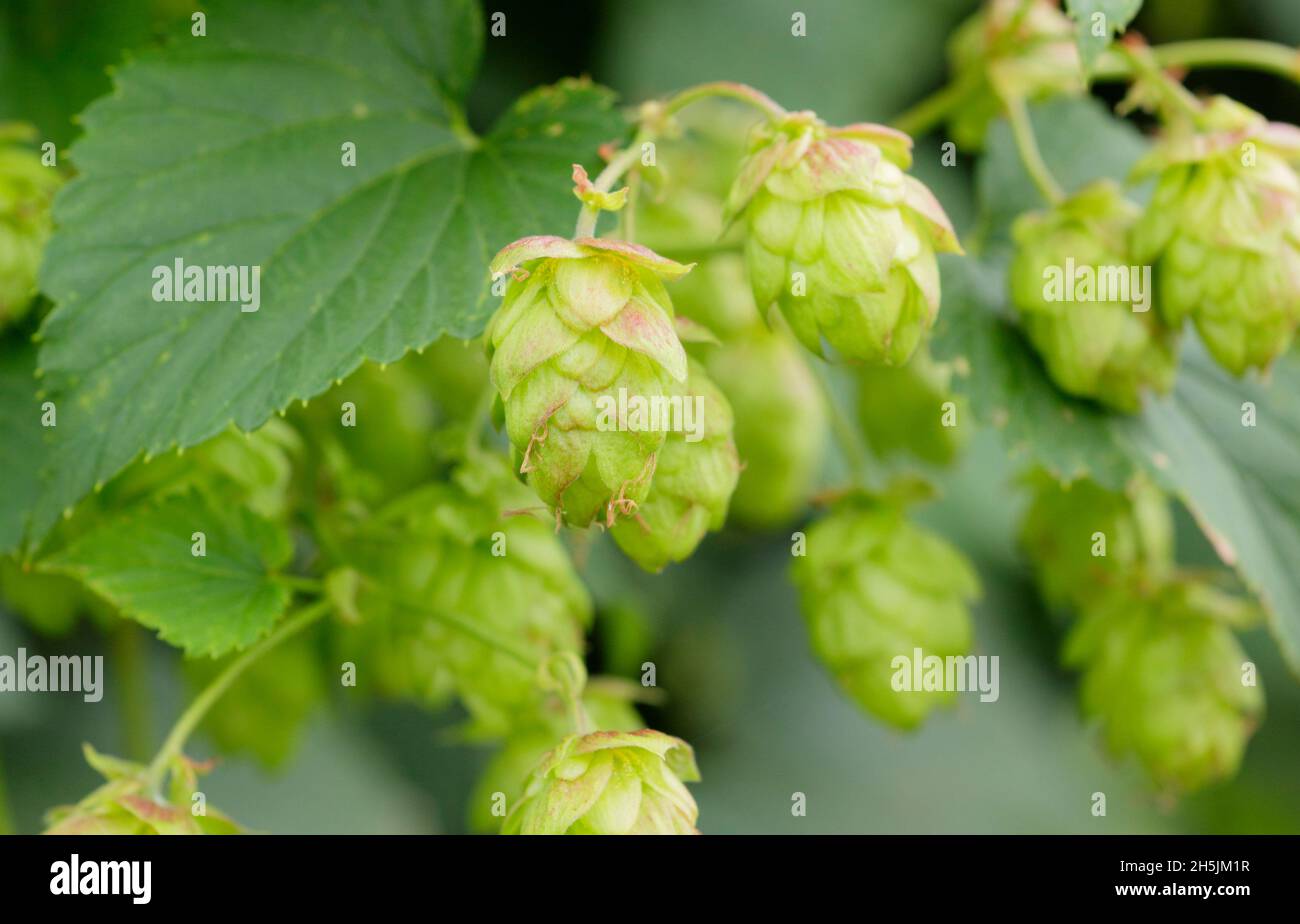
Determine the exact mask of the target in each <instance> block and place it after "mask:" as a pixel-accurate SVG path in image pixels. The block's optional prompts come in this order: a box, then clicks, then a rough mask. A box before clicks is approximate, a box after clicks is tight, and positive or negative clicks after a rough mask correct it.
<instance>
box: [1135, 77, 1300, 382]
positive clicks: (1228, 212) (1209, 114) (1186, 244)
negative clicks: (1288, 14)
mask: <svg viewBox="0 0 1300 924" xmlns="http://www.w3.org/2000/svg"><path fill="white" fill-rule="evenodd" d="M1203 121H1204V125H1203V127H1202V129H1201V130H1199V131H1195V132H1194V131H1192V130H1191V129H1188V128H1186V127H1184V128H1183V129H1182V130H1175V131H1174V132H1173V133H1171V134H1170V135H1169V136H1168V137H1167V138H1166V139H1165V140H1164V141H1163V142H1162V143H1161V144H1159V145H1157V147H1156V148H1155V149H1154V150H1152V151H1151V153H1150V154H1148V155H1147V156H1146V157H1145V158H1143V159H1142V160H1141V161H1140V162H1139V163H1138V165H1137V167H1136V168H1134V177H1135V178H1139V179H1140V178H1145V177H1150V176H1156V177H1157V178H1158V179H1157V182H1156V189H1155V193H1154V195H1153V196H1152V199H1151V204H1150V206H1149V207H1148V208H1147V210H1146V212H1145V213H1144V214H1143V216H1142V220H1141V221H1140V222H1138V224H1137V227H1136V228H1135V229H1134V233H1133V244H1134V251H1135V256H1136V258H1137V260H1138V261H1140V262H1142V263H1153V264H1154V265H1155V267H1156V283H1157V288H1158V291H1159V292H1160V308H1161V311H1162V312H1163V314H1164V317H1165V319H1166V322H1167V323H1168V324H1170V325H1173V326H1177V325H1179V324H1181V323H1182V321H1183V319H1184V318H1186V317H1189V316H1190V317H1191V319H1192V320H1193V321H1194V322H1195V324H1196V329H1197V331H1198V332H1199V333H1200V335H1201V338H1202V339H1203V340H1204V341H1205V345H1206V347H1207V348H1208V349H1209V351H1210V353H1211V355H1212V356H1213V357H1214V358H1215V360H1216V361H1217V362H1218V363H1219V365H1221V366H1223V367H1224V368H1225V369H1227V370H1228V371H1229V372H1232V373H1233V374H1234V375H1241V374H1242V373H1243V372H1245V371H1246V370H1247V369H1249V368H1250V367H1252V366H1258V367H1261V368H1267V367H1268V366H1269V365H1270V364H1271V363H1272V362H1273V360H1274V359H1276V358H1277V357H1278V356H1279V355H1281V354H1282V353H1283V352H1285V350H1286V349H1287V347H1288V346H1289V345H1290V343H1291V339H1292V337H1293V335H1294V333H1295V328H1296V323H1297V321H1300V178H1297V176H1296V172H1295V170H1294V169H1293V167H1292V166H1291V163H1290V162H1294V161H1295V160H1296V158H1297V157H1300V129H1297V128H1296V127H1295V126H1293V125H1283V124H1279V123H1276V122H1268V121H1266V120H1265V119H1264V117H1263V116H1261V115H1259V114H1258V113H1256V112H1253V111H1251V110H1250V109H1247V108H1246V107H1244V106H1241V105H1239V104H1238V103H1235V102H1233V101H1232V100H1229V99H1227V98H1226V97H1216V98H1214V99H1213V100H1212V101H1211V102H1210V103H1209V105H1208V106H1207V107H1206V109H1205V115H1204V120H1203Z"/></svg>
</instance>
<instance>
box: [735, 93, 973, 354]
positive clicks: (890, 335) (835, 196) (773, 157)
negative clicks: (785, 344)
mask: <svg viewBox="0 0 1300 924" xmlns="http://www.w3.org/2000/svg"><path fill="white" fill-rule="evenodd" d="M911 146H912V141H911V139H910V138H908V137H907V136H906V135H904V134H902V133H901V132H897V131H894V130H893V129H890V128H886V127H884V126H881V125H869V124H858V125H849V126H846V127H844V128H831V127H828V126H827V125H826V124H825V123H824V122H822V121H821V120H820V119H818V118H817V117H816V116H815V115H813V114H812V113H809V112H797V113H790V114H788V115H787V116H785V117H784V118H783V119H782V120H781V121H780V122H779V123H777V124H774V125H773V124H767V123H764V124H762V125H760V126H758V127H757V128H756V129H755V130H754V133H753V135H752V137H751V141H750V152H749V155H748V156H747V157H746V159H745V161H744V163H743V164H742V165H741V168H740V173H739V175H738V176H737V177H736V182H735V184H734V185H733V186H732V188H731V193H730V195H729V196H728V197H727V216H728V219H730V218H732V217H734V216H737V215H740V214H742V213H743V215H744V219H745V224H746V230H747V237H746V241H745V258H746V261H747V263H748V265H749V278H750V284H751V286H752V287H753V290H754V300H755V302H756V303H757V305H758V307H759V310H760V312H761V313H763V314H764V315H766V313H767V309H768V308H769V306H771V305H772V303H773V302H775V303H776V304H777V305H779V306H780V308H781V311H782V313H783V314H784V315H785V317H786V320H787V321H789V323H790V327H791V329H792V330H793V331H794V333H795V335H796V336H797V337H798V338H799V339H800V341H802V342H803V344H804V345H805V346H807V347H808V349H810V350H812V351H813V352H815V353H817V354H819V355H820V354H821V352H822V343H821V341H822V339H823V338H824V339H825V340H826V341H827V342H828V343H829V344H830V345H831V346H832V347H834V348H835V350H836V351H838V352H839V354H840V355H842V356H843V357H845V358H847V359H858V360H869V361H873V362H882V363H887V364H892V365H898V364H901V363H904V362H906V361H907V358H908V357H909V356H911V355H912V351H913V350H914V349H915V348H916V345H917V343H919V342H920V339H921V336H922V334H924V333H925V331H926V330H928V329H929V328H930V326H931V325H932V324H933V323H934V319H935V316H936V315H937V313H938V311H939V267H938V263H937V262H936V260H935V251H936V250H938V251H952V252H960V251H961V248H960V246H959V245H958V243H957V236H956V234H955V233H954V232H953V229H952V224H951V223H950V222H949V221H948V216H947V215H946V214H944V211H943V207H942V206H940V205H939V202H938V200H937V199H935V197H934V195H933V194H932V193H931V192H930V190H929V189H927V188H926V187H925V186H924V185H923V184H922V183H921V182H920V181H918V180H916V179H915V178H913V177H910V176H908V175H907V174H906V173H904V172H903V171H904V170H906V168H907V167H908V166H909V165H910V164H911ZM796 274H798V275H796Z"/></svg>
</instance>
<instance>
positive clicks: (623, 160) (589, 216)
mask: <svg viewBox="0 0 1300 924" xmlns="http://www.w3.org/2000/svg"><path fill="white" fill-rule="evenodd" d="M649 140H650V135H649V133H648V132H644V131H642V132H638V133H637V136H636V137H635V138H633V139H632V143H631V144H629V145H628V146H627V147H625V148H624V149H623V150H621V151H619V152H618V154H617V155H616V156H615V157H614V159H613V160H611V161H610V162H609V163H608V164H606V165H605V169H604V170H602V171H600V175H599V176H597V177H596V179H595V180H593V181H592V184H591V185H592V186H593V187H594V188H595V189H596V190H597V191H599V192H609V191H610V189H611V188H613V186H614V184H615V183H616V182H618V178H619V177H621V176H622V175H623V174H624V173H626V172H627V170H628V169H629V168H630V167H631V166H632V165H633V164H634V163H636V159H637V158H638V157H639V156H641V145H643V144H645V143H646V142H647V141H649ZM624 208H627V206H624ZM599 217H600V209H599V208H596V207H595V206H592V205H587V204H585V203H584V204H583V206H582V211H581V212H580V213H578V224H577V226H576V227H575V228H574V229H573V236H574V237H575V238H579V237H592V236H593V235H595V233H596V219H597V218H599Z"/></svg>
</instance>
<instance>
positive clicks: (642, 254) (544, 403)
mask: <svg viewBox="0 0 1300 924" xmlns="http://www.w3.org/2000/svg"><path fill="white" fill-rule="evenodd" d="M689 269H690V267H688V266H683V265H682V264H680V263H674V262H673V261H672V260H667V259H665V258H663V257H660V256H658V255H657V254H655V253H653V252H652V251H649V250H646V249H645V248H643V247H639V246H638V245H636V244H628V243H623V242H620V241H605V240H596V239H590V238H586V239H582V240H578V241H570V240H566V239H564V238H559V237H530V238H524V239H522V240H519V241H516V242H515V243H513V244H511V245H509V246H508V247H506V248H505V249H504V250H502V251H501V252H500V253H499V254H497V256H496V259H495V260H493V261H492V272H493V274H494V275H495V274H499V273H513V274H514V278H513V280H512V281H511V283H510V285H509V288H508V289H507V291H506V295H505V299H504V300H503V301H502V304H501V307H500V309H498V311H497V313H496V314H495V315H494V316H493V318H492V320H491V322H490V323H489V325H488V332H487V337H488V342H489V344H490V350H491V376H492V384H493V385H494V386H495V387H496V389H497V392H498V394H499V395H500V397H501V401H502V403H503V407H504V411H505V422H506V431H507V433H508V434H509V437H510V442H511V444H512V445H513V446H514V447H515V449H516V450H517V451H518V452H519V453H520V454H521V457H522V461H521V466H520V471H522V472H525V473H527V474H528V482H529V484H530V485H532V487H533V489H534V490H535V491H536V492H537V493H538V495H539V496H540V497H541V498H542V499H543V500H544V501H545V502H546V503H547V505H549V506H550V507H551V508H552V509H553V510H555V511H556V512H557V515H559V516H562V517H563V519H564V521H565V522H567V523H570V524H571V525H574V526H587V525H589V524H590V523H591V522H592V520H594V519H595V518H596V517H597V516H598V515H601V514H603V515H604V517H605V521H606V523H608V524H611V525H612V524H613V522H614V521H615V520H616V519H617V518H618V517H619V516H620V515H623V514H626V513H630V512H631V511H633V510H634V509H635V507H636V505H637V504H638V503H640V502H641V501H642V500H644V499H645V495H646V492H647V491H648V490H649V487H650V479H651V477H652V476H653V474H654V468H655V461H656V453H657V452H658V451H659V448H660V446H662V445H663V441H664V435H665V434H664V431H662V430H631V429H623V430H619V429H601V428H600V427H599V426H598V418H599V415H600V403H601V402H600V401H599V399H601V398H605V399H607V400H611V401H617V399H618V396H619V393H620V390H623V392H624V393H625V395H626V396H627V397H628V398H632V397H641V398H645V399H647V400H649V399H653V398H656V397H659V396H662V395H663V394H664V392H665V391H667V390H669V389H670V388H671V385H672V383H673V382H681V381H683V380H685V378H686V353H685V351H684V350H683V349H682V345H681V343H680V341H679V340H678V339H677V334H676V332H675V330H674V328H673V307H672V302H671V301H670V300H669V298H668V293H667V291H666V290H665V289H664V287H663V284H662V282H660V279H659V277H660V276H663V277H665V278H670V279H671V278H676V277H678V276H681V275H683V274H685V273H686V272H687V271H688V270H689ZM525 274H526V275H525Z"/></svg>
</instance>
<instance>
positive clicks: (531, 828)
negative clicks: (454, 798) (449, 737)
mask: <svg viewBox="0 0 1300 924" xmlns="http://www.w3.org/2000/svg"><path fill="white" fill-rule="evenodd" d="M699 778H700V772H699V770H698V769H697V768H696V766H695V755H694V753H693V752H692V750H691V747H690V745H688V744H687V743H686V742H685V741H682V740H681V739H680V738H674V737H672V736H671V735H665V734H664V733H663V732H657V731H653V730H651V729H648V728H647V729H642V730H641V731H634V732H618V731H598V732H592V733H591V734H587V735H569V736H568V737H566V738H565V739H564V740H563V741H561V742H560V744H559V746H558V747H556V748H555V749H554V750H553V751H551V752H550V753H549V754H547V755H546V757H544V758H543V759H542V762H541V763H540V764H538V765H537V767H536V769H534V770H533V772H532V774H531V775H530V776H529V777H528V780H527V782H525V784H524V791H523V796H522V797H521V798H520V799H519V801H518V802H517V803H516V804H515V806H514V807H513V808H512V809H511V811H510V814H509V815H508V816H506V820H505V824H504V825H503V826H502V829H501V833H502V834H698V833H699V832H698V831H697V830H696V829H695V822H696V820H697V819H698V818H699V809H698V808H697V807H696V805H695V800H694V799H693V798H692V797H691V794H690V792H689V791H688V790H687V789H686V786H685V785H683V782H684V781H685V782H694V781H697V780H699Z"/></svg>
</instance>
